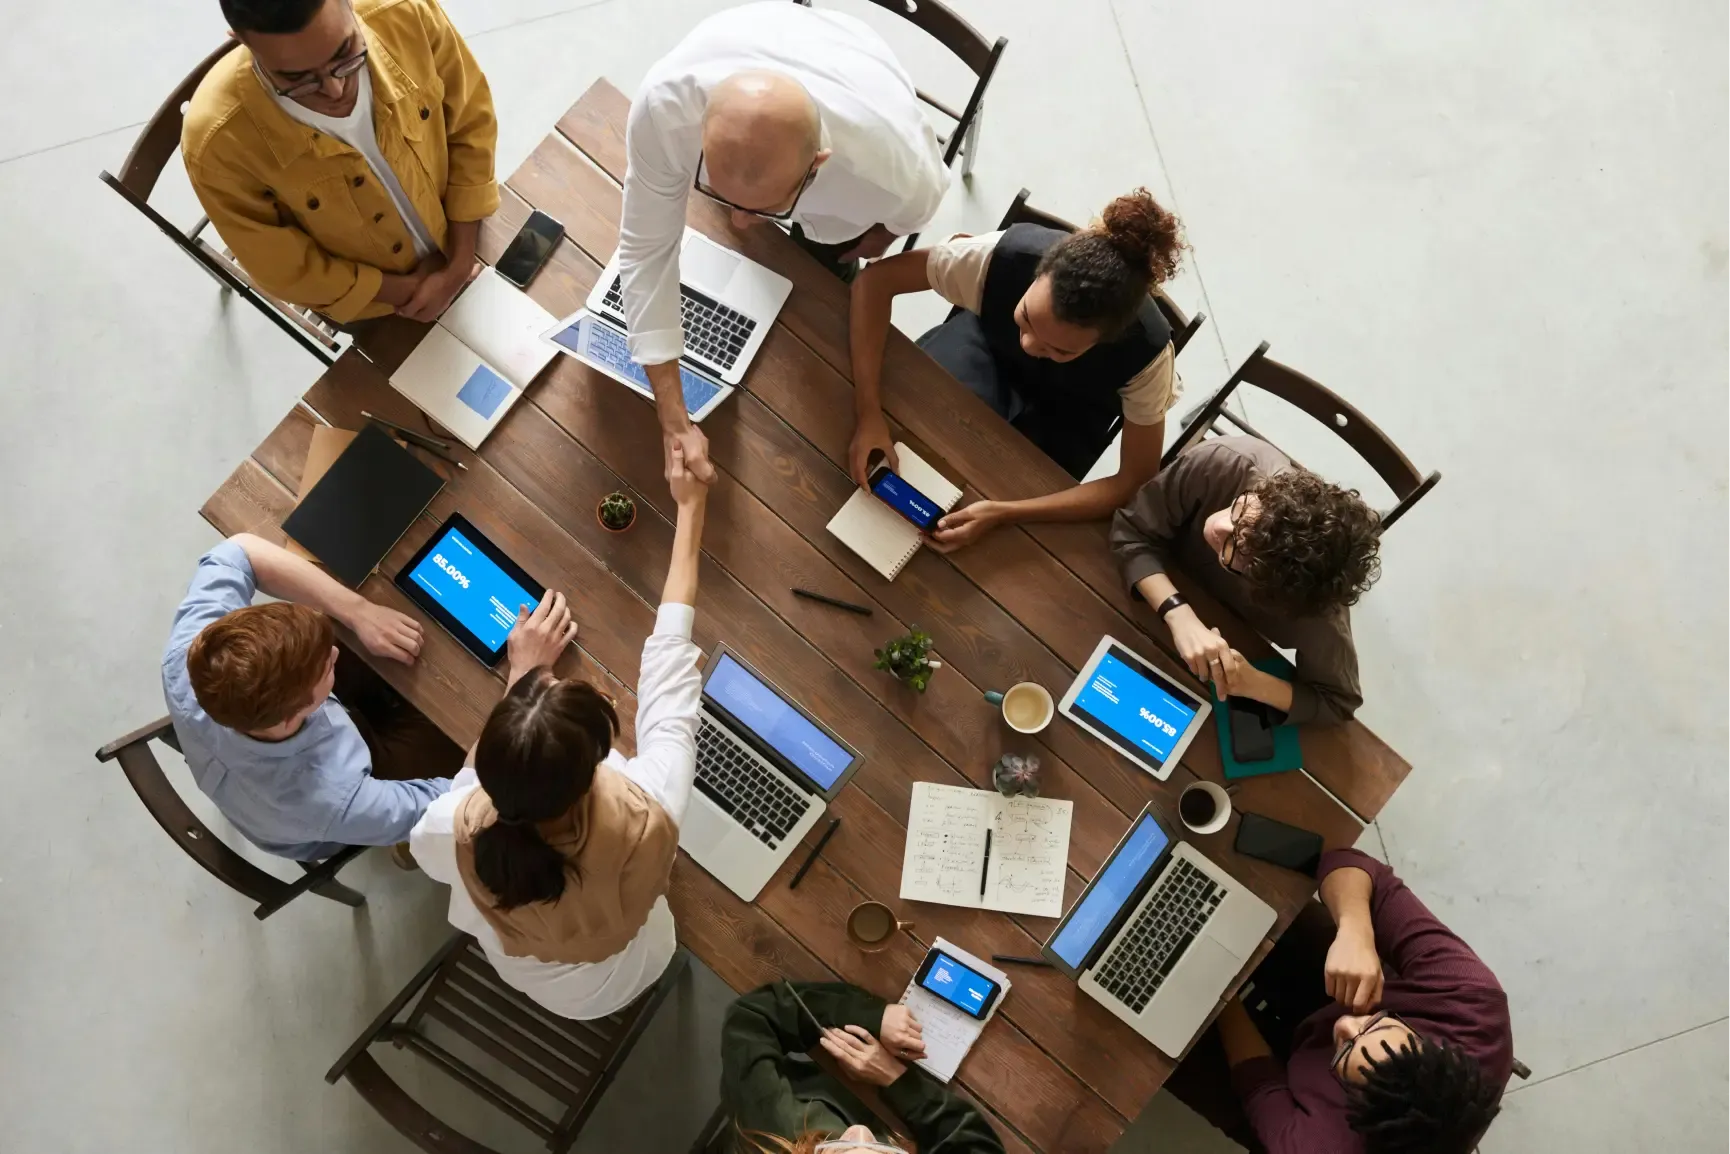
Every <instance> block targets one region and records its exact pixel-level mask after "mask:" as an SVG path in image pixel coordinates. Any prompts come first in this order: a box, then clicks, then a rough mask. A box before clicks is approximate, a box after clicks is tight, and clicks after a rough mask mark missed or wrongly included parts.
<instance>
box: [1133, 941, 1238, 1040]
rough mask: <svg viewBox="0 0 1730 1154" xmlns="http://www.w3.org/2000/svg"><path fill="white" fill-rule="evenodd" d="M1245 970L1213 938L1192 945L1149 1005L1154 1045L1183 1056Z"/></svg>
mask: <svg viewBox="0 0 1730 1154" xmlns="http://www.w3.org/2000/svg"><path fill="white" fill-rule="evenodd" d="M1242 968H1243V963H1242V962H1240V961H1238V960H1237V959H1236V958H1234V957H1233V956H1232V954H1231V951H1230V950H1228V949H1226V948H1225V947H1224V946H1222V945H1220V944H1219V943H1218V942H1216V941H1214V940H1213V939H1212V938H1207V937H1202V938H1197V939H1196V940H1195V941H1193V942H1191V943H1190V946H1189V949H1187V950H1185V951H1184V955H1183V957H1182V958H1180V959H1179V960H1178V963H1177V965H1176V966H1174V967H1173V968H1172V971H1171V975H1170V976H1169V977H1167V978H1166V980H1165V983H1164V984H1163V985H1161V986H1160V987H1159V994H1158V996H1156V997H1155V998H1154V1000H1153V1002H1152V1004H1151V1005H1149V1006H1148V1011H1147V1012H1148V1015H1149V1017H1150V1018H1151V1019H1152V1021H1151V1022H1150V1023H1149V1024H1150V1025H1151V1026H1152V1027H1153V1032H1154V1034H1155V1037H1154V1039H1153V1044H1154V1045H1156V1046H1158V1047H1159V1048H1160V1049H1161V1050H1164V1051H1165V1052H1166V1053H1168V1054H1179V1053H1181V1052H1182V1051H1183V1048H1184V1047H1185V1046H1187V1045H1189V1041H1190V1038H1191V1037H1193V1036H1194V1034H1195V1032H1196V1030H1197V1029H1199V1028H1200V1027H1201V1024H1202V1022H1203V1021H1205V1020H1206V1019H1207V1016H1208V1015H1209V1014H1211V1013H1213V1008H1214V1007H1215V1006H1216V1005H1218V1004H1219V996H1220V995H1221V994H1222V993H1224V992H1225V988H1226V986H1227V985H1228V984H1229V983H1230V982H1231V980H1232V978H1234V977H1236V976H1237V972H1238V971H1239V970H1240V969H1242Z"/></svg>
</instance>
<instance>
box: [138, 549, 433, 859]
mask: <svg viewBox="0 0 1730 1154" xmlns="http://www.w3.org/2000/svg"><path fill="white" fill-rule="evenodd" d="M256 589H257V584H256V581H255V579H254V577H253V573H252V563H251V562H250V561H248V560H247V558H246V551H245V550H243V549H242V548H241V547H240V546H239V545H236V544H235V543H234V542H232V541H224V542H223V543H222V544H220V545H218V546H217V547H216V548H214V549H212V550H211V551H210V552H208V553H206V554H205V555H204V556H202V557H200V558H199V559H198V571H197V572H196V573H194V574H193V575H192V584H191V586H190V587H189V588H188V589H187V591H186V599H185V600H183V601H182V602H181V603H180V608H179V609H177V610H175V613H174V627H173V630H172V631H171V632H170V634H169V637H168V651H167V652H166V653H164V654H163V657H162V692H163V695H164V696H165V697H166V698H167V699H168V713H169V716H170V717H171V718H172V719H173V721H174V732H175V734H176V736H178V737H179V738H180V748H181V749H182V750H183V751H184V752H185V754H186V764H187V765H188V767H190V768H191V770H192V778H193V780H194V781H196V782H197V783H198V788H199V789H201V790H203V791H204V794H205V796H206V797H208V798H210V800H211V801H213V802H215V803H216V808H217V809H219V810H221V811H222V815H223V816H224V817H226V818H227V819H228V820H229V821H230V822H231V823H233V825H234V828H235V829H237V830H239V831H240V832H241V833H242V834H244V835H245V836H246V839H247V840H248V841H250V842H252V844H254V845H256V846H257V847H258V848H259V849H262V850H264V851H266V852H267V853H273V854H277V855H279V856H281V857H286V858H293V859H295V860H297V861H313V860H316V859H318V858H324V857H329V856H330V855H331V854H333V853H335V852H337V851H338V850H339V849H341V848H342V847H343V846H345V845H392V844H394V843H396V842H399V841H404V840H406V839H407V838H408V833H409V830H411V829H413V828H414V824H415V822H416V821H418V820H420V815H421V813H422V811H424V810H425V809H426V807H427V803H429V802H431V801H432V800H433V799H434V798H435V797H438V796H439V795H440V794H442V793H444V792H445V791H446V790H448V789H449V788H450V779H449V778H443V777H439V778H427V779H425V780H422V781H380V780H378V779H376V778H374V777H373V775H372V754H371V753H370V752H369V751H368V750H367V747H366V742H365V741H363V740H362V739H361V736H360V731H359V730H358V729H356V728H355V727H354V722H353V721H351V720H349V716H348V711H347V710H346V709H344V708H343V707H342V705H341V704H340V703H339V702H338V701H337V699H336V698H335V697H334V696H332V697H330V698H328V699H326V701H325V702H324V704H323V705H321V706H319V707H318V709H317V710H316V711H315V712H314V713H313V714H312V716H310V717H308V718H307V719H306V722H305V724H303V725H302V726H301V727H300V730H299V732H297V733H295V734H294V736H292V737H290V738H287V739H286V740H283V741H259V740H258V739H257V738H253V737H248V736H246V735H245V734H244V733H241V732H239V731H238V730H234V729H229V728H228V727H227V726H224V725H219V724H217V723H216V722H215V721H212V720H211V719H210V717H209V715H207V714H206V713H205V712H204V710H203V708H201V707H200V706H199V704H198V698H197V696H196V695H195V694H194V693H193V691H192V680H191V678H190V677H189V676H188V674H187V672H186V650H187V648H188V647H189V646H191V644H192V642H193V639H194V638H196V637H197V636H198V634H199V633H200V632H201V631H202V630H203V629H204V627H205V626H206V625H209V624H210V623H211V622H213V621H217V620H219V619H221V618H223V617H225V616H227V615H228V614H230V613H232V612H234V611H235V610H236V609H242V608H244V607H246V606H248V605H250V604H252V596H253V593H254V592H255V591H256Z"/></svg>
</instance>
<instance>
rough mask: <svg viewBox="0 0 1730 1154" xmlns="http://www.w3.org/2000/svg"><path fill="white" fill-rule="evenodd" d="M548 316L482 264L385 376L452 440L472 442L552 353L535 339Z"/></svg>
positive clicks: (473, 444)
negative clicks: (442, 427) (442, 312)
mask: <svg viewBox="0 0 1730 1154" xmlns="http://www.w3.org/2000/svg"><path fill="white" fill-rule="evenodd" d="M552 324H553V316H552V314H551V313H549V312H547V310H546V309H543V308H542V307H541V306H540V305H538V304H536V303H535V302H534V301H532V300H530V299H529V298H528V296H527V294H525V293H522V292H520V291H518V290H517V288H516V287H515V286H513V285H512V284H511V283H510V282H509V281H507V280H505V278H504V277H502V276H500V275H499V274H498V273H496V272H494V271H493V270H492V269H490V268H486V269H482V270H481V273H480V275H479V276H477V277H475V279H474V280H473V281H472V282H471V283H470V284H469V286H468V287H467V288H465V289H464V290H463V292H462V295H461V296H459V297H458V298H457V299H456V303H455V304H453V305H451V307H450V308H448V309H446V310H445V315H444V316H442V317H440V318H439V321H438V324H436V325H434V326H433V327H432V328H430V329H428V330H427V334H426V336H424V337H422V338H421V342H420V344H418V345H416V346H415V350H414V352H412V353H410V354H409V355H408V359H407V360H405V361H404V362H403V363H402V367H401V368H399V369H397V371H396V372H394V373H392V374H391V378H390V383H391V385H392V387H394V388H395V389H396V391H397V392H399V393H401V394H402V395H403V396H405V397H407V398H408V399H409V400H411V401H413V402H414V403H415V404H417V405H419V406H420V407H421V409H422V411H423V412H425V413H426V415H427V416H429V417H431V418H432V419H433V420H435V421H437V422H438V423H439V424H441V425H443V426H444V427H445V428H447V429H449V430H450V431H451V432H452V433H454V434H456V438H457V440H459V441H461V442H462V443H463V444H465V445H467V446H468V447H469V448H471V449H478V448H480V447H481V442H482V441H484V440H486V439H487V434H488V433H490V432H492V431H493V429H494V427H495V426H497V425H498V423H499V422H500V421H502V420H504V419H505V414H506V413H508V412H510V411H511V406H512V405H514V404H516V402H517V398H518V397H520V396H522V395H523V390H524V389H526V388H528V387H529V382H530V381H532V380H534V379H535V374H536V373H538V372H540V371H541V370H542V369H543V368H545V367H546V364H547V362H548V361H550V360H552V359H553V356H554V355H555V354H554V351H553V349H551V348H549V347H548V346H547V345H546V344H545V343H544V342H543V341H542V340H541V334H542V333H543V332H545V331H546V330H547V329H548V328H550V327H551V326H552Z"/></svg>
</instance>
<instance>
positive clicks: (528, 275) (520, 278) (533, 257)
mask: <svg viewBox="0 0 1730 1154" xmlns="http://www.w3.org/2000/svg"><path fill="white" fill-rule="evenodd" d="M564 235H565V226H564V225H562V224H560V223H559V222H558V221H556V220H554V219H553V218H552V217H550V216H548V215H547V214H546V213H544V212H542V211H541V210H540V209H538V208H537V209H535V211H534V212H532V213H530V214H529V219H528V221H527V222H526V223H525V224H524V225H523V227H522V228H520V229H518V230H517V235H516V236H514V237H512V238H511V243H510V244H509V245H508V246H507V247H506V248H505V254H504V255H503V256H501V257H499V263H498V264H497V265H495V266H494V267H496V268H497V269H498V272H499V275H500V276H502V277H504V278H505V279H506V280H508V281H510V282H511V283H512V284H514V285H516V286H517V287H518V288H520V289H526V288H528V287H529V282H530V281H532V280H534V279H535V274H536V273H538V272H540V271H541V266H542V265H544V264H546V263H547V258H548V257H550V256H552V255H553V250H554V249H555V248H558V247H559V241H560V240H562V239H563V238H564Z"/></svg>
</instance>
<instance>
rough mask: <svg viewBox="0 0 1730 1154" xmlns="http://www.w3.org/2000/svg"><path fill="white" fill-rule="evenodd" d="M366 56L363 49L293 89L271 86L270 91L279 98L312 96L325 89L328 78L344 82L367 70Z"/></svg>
mask: <svg viewBox="0 0 1730 1154" xmlns="http://www.w3.org/2000/svg"><path fill="white" fill-rule="evenodd" d="M366 54H367V49H365V48H362V49H361V50H360V51H359V52H356V53H355V54H354V55H353V56H344V57H343V58H342V59H341V60H338V61H337V62H336V63H334V64H328V65H326V66H325V67H323V68H320V69H317V70H315V71H314V73H313V75H312V77H311V79H308V80H301V81H297V82H296V83H295V84H294V85H293V86H292V87H289V88H278V87H277V86H276V85H275V84H271V85H270V90H271V91H272V92H274V93H276V94H277V95H278V96H285V97H299V96H311V95H312V94H313V93H315V92H317V91H318V90H319V89H320V88H322V87H324V82H325V80H326V78H329V79H331V80H344V79H347V78H348V77H350V76H353V75H354V74H355V73H356V72H359V71H360V70H361V69H362V68H365V67H366ZM259 75H260V76H263V75H264V71H263V69H260V70H259ZM266 82H267V83H269V79H268V77H267V78H266Z"/></svg>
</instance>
